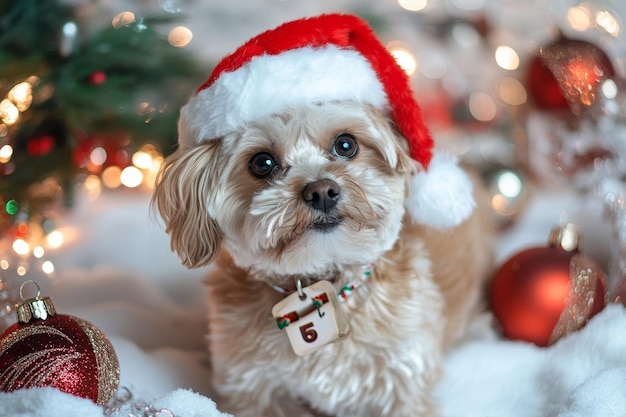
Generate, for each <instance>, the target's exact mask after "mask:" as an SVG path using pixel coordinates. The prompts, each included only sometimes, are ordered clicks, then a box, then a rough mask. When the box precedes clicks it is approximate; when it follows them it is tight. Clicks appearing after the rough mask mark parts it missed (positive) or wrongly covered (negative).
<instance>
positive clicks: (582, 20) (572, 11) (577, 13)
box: [567, 5, 591, 32]
mask: <svg viewBox="0 0 626 417" xmlns="http://www.w3.org/2000/svg"><path fill="white" fill-rule="evenodd" d="M567 21H568V22H569V24H570V26H571V27H572V28H573V29H575V30H577V31H579V32H583V31H585V30H587V29H589V27H590V26H591V14H590V12H589V9H587V7H585V6H583V5H580V6H576V7H570V8H569V9H568V10H567Z"/></svg>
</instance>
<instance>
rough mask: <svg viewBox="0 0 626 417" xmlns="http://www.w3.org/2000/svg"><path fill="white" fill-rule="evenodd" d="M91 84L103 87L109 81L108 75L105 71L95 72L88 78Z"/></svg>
mask: <svg viewBox="0 0 626 417" xmlns="http://www.w3.org/2000/svg"><path fill="white" fill-rule="evenodd" d="M87 80H88V81H89V83H90V84H93V85H101V84H104V83H105V82H106V81H107V74H106V72H104V71H94V72H92V73H91V74H90V75H89V77H88V78H87Z"/></svg>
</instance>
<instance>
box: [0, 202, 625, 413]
mask: <svg viewBox="0 0 626 417" xmlns="http://www.w3.org/2000/svg"><path fill="white" fill-rule="evenodd" d="M564 218H566V219H569V220H571V221H574V222H576V223H578V224H580V225H581V226H580V227H581V229H582V232H583V236H585V237H586V240H584V244H583V252H587V253H589V254H590V255H592V256H594V257H595V258H596V259H598V260H599V261H600V262H605V261H606V258H607V254H608V253H609V252H608V250H609V249H608V247H609V245H610V240H609V239H607V238H606V236H609V235H608V231H607V230H606V227H605V226H604V225H603V221H602V217H601V214H600V210H599V207H598V206H597V205H596V204H595V203H593V202H590V201H588V199H580V198H577V197H576V196H573V195H569V194H560V193H553V192H538V193H536V197H535V198H534V200H533V201H532V202H531V204H530V206H529V207H528V208H527V210H526V211H525V212H524V215H523V216H522V218H520V219H519V221H518V222H517V223H516V224H515V226H514V227H513V229H511V230H510V231H508V232H506V233H503V234H502V236H501V237H500V239H499V243H498V260H499V261H502V260H503V259H505V258H506V257H508V256H510V255H511V254H513V253H515V252H517V251H518V250H520V249H523V248H525V247H528V246H535V245H543V244H544V243H545V242H546V239H547V234H548V233H549V230H550V229H551V228H552V227H553V226H555V225H556V224H558V222H559V221H560V220H561V219H564ZM60 230H62V231H64V232H65V235H66V237H67V238H66V243H65V244H64V245H63V247H62V248H61V249H59V250H58V251H57V252H56V253H52V254H50V255H49V257H50V259H51V260H53V262H54V263H55V265H56V276H55V278H53V279H44V280H43V281H41V280H40V284H41V286H42V292H43V293H44V294H48V295H50V296H51V297H52V298H53V301H54V302H55V305H56V307H57V310H58V311H59V312H61V313H64V314H71V315H75V316H78V317H82V318H84V319H86V320H89V321H91V322H92V323H94V324H95V325H96V326H98V327H99V328H101V329H102V330H103V331H104V332H105V333H106V334H107V335H108V336H109V338H110V339H111V342H112V343H113V345H114V347H115V349H116V351H117V354H118V356H119V360H120V366H121V384H122V385H123V386H125V387H128V388H129V389H130V390H131V391H132V392H133V394H134V395H135V397H137V398H142V399H145V400H149V401H154V402H153V403H154V404H158V405H160V406H161V407H166V408H169V409H170V410H172V411H173V412H174V413H176V415H177V416H181V417H182V416H212V415H219V414H218V411H216V409H215V408H213V405H212V404H211V401H210V399H214V398H215V397H214V395H213V392H212V390H211V387H210V385H209V383H208V380H209V374H210V372H209V370H208V368H207V367H206V349H205V346H204V335H205V324H204V316H205V306H204V303H203V292H204V290H203V287H202V283H201V280H202V276H203V274H204V271H202V270H195V271H187V270H185V269H184V268H183V267H181V266H180V264H179V262H178V259H177V258H176V257H175V255H174V254H172V253H171V252H170V250H169V243H168V238H167V236H166V235H165V233H164V232H163V230H162V229H161V227H160V226H159V225H158V224H157V222H156V221H155V220H153V219H151V218H150V215H149V195H148V194H143V193H136V192H135V193H127V192H123V191H118V192H112V193H109V194H104V195H102V196H100V197H99V199H98V200H96V201H95V202H88V201H87V200H86V199H83V198H79V202H78V204H77V205H76V207H75V208H74V209H73V210H72V211H71V212H70V213H68V216H66V217H65V218H64V219H63V220H62V222H61V224H60ZM585 243H586V244H585ZM585 248H588V249H585ZM592 249H593V250H592ZM489 323H490V317H489V316H485V317H484V318H483V319H482V320H479V321H477V322H476V323H474V332H473V333H472V337H471V338H470V339H469V340H467V341H466V342H465V343H464V344H463V345H461V346H460V347H459V348H457V349H456V350H454V351H452V352H450V353H449V354H448V355H447V357H446V362H445V369H446V374H445V377H444V379H443V381H442V382H441V384H440V385H439V387H438V394H439V396H440V399H441V403H442V409H443V415H444V416H445V417H473V416H476V417H479V416H480V417H491V416H493V417H504V416H510V417H518V416H519V417H534V416H537V417H539V416H541V417H545V416H561V417H573V416H580V417H583V416H584V417H592V416H598V417H599V416H602V417H611V416H623V415H625V414H626V411H624V410H626V391H624V390H623V386H624V384H625V383H626V356H624V354H623V352H625V351H626V310H625V309H623V308H622V307H621V306H620V305H611V306H609V307H607V308H606V309H605V310H604V311H603V312H602V313H600V314H599V315H598V316H596V317H595V318H594V319H593V320H592V321H591V322H590V323H589V324H588V326H587V327H585V328H584V329H583V330H582V331H579V332H577V333H574V334H572V335H570V336H569V337H566V338H564V339H562V340H561V341H560V342H558V343H557V344H556V345H554V346H552V347H551V348H547V349H542V348H537V347H534V346H531V345H529V344H526V343H521V342H510V341H505V340H501V339H499V338H498V336H497V335H496V334H495V333H494V332H493V331H492V330H491V328H490V325H489ZM180 389H188V390H191V391H193V392H194V393H197V394H193V393H191V392H188V391H181V390H180ZM199 410H201V411H199ZM101 414H102V409H101V408H99V407H97V406H95V405H93V404H92V403H90V402H88V401H83V400H82V399H77V398H73V397H70V396H67V395H65V394H61V393H58V392H56V391H50V390H43V391H41V390H27V391H24V392H20V393H13V394H0V416H2V417H5V416H7V417H8V416H11V417H15V416H20V417H35V416H44V415H45V416H46V417H50V416H56V415H58V416H64V417H68V416H69V417H71V416H74V415H75V416H79V415H80V416H81V417H90V416H100V415H101ZM119 415H124V414H119ZM125 415H128V413H127V414H125Z"/></svg>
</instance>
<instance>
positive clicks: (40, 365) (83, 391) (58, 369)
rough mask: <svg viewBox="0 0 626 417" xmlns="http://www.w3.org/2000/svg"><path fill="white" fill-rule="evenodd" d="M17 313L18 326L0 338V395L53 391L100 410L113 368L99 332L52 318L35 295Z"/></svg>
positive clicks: (112, 385)
mask: <svg viewBox="0 0 626 417" xmlns="http://www.w3.org/2000/svg"><path fill="white" fill-rule="evenodd" d="M27 282H28V281H27ZM20 292H21V290H20ZM17 313H18V319H19V322H18V323H16V324H14V325H13V326H11V327H9V328H8V329H7V330H6V331H5V332H4V333H3V334H2V335H0V390H1V391H4V392H11V391H15V390H19V389H23V388H33V387H54V388H57V389H59V390H61V391H63V392H66V393H68V394H72V395H75V396H78V397H82V398H87V399H90V400H92V401H93V402H95V403H97V404H99V405H102V406H104V405H106V404H107V403H108V402H109V400H110V399H111V398H112V397H113V396H114V395H115V393H116V391H117V387H118V385H119V363H118V360H117V356H116V354H115V351H114V350H113V346H112V345H111V343H110V342H109V340H108V339H107V337H106V336H105V335H104V333H102V331H101V330H100V329H98V328H97V327H95V326H94V325H93V324H91V323H89V322H87V321H85V320H82V319H79V318H77V317H73V316H67V315H63V314H56V310H55V308H54V305H53V304H52V301H51V300H50V298H48V297H44V298H41V297H39V294H38V295H37V297H36V298H32V299H29V300H26V301H24V302H23V303H21V304H19V305H18V306H17Z"/></svg>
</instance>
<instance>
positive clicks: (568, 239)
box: [548, 223, 580, 252]
mask: <svg viewBox="0 0 626 417" xmlns="http://www.w3.org/2000/svg"><path fill="white" fill-rule="evenodd" d="M548 242H549V245H550V246H552V247H553V248H557V249H562V250H564V251H565V252H577V251H578V250H579V248H580V233H578V230H577V229H576V226H574V225H573V224H572V223H568V224H566V225H565V226H559V227H555V228H554V229H552V231H551V232H550V239H549V240H548Z"/></svg>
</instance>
